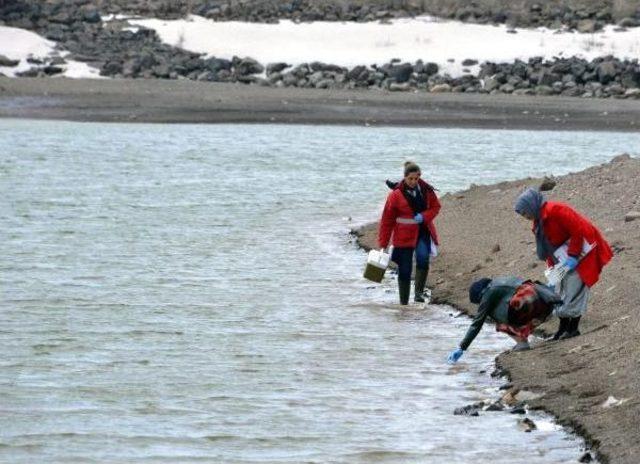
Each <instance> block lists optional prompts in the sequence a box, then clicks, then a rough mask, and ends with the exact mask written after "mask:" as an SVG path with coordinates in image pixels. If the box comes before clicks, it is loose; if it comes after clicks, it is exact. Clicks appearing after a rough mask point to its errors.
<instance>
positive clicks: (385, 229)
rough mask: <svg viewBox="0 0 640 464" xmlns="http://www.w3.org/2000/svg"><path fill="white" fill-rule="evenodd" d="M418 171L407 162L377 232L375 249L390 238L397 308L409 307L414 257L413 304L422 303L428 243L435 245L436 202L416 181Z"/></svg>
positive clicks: (428, 187)
mask: <svg viewBox="0 0 640 464" xmlns="http://www.w3.org/2000/svg"><path fill="white" fill-rule="evenodd" d="M420 174H421V173H420V167H419V166H418V165H417V164H415V163H413V162H411V161H407V162H406V163H405V165H404V179H403V180H402V181H401V182H399V183H398V184H397V185H396V186H395V188H394V189H393V191H392V192H391V193H390V194H389V196H388V197H387V202H386V203H385V205H384V210H383V211H382V219H381V220H380V228H379V230H378V245H379V246H380V248H386V247H387V246H388V245H389V241H390V240H391V238H392V236H393V247H394V248H393V254H392V255H391V260H392V261H393V262H395V263H396V264H397V265H398V290H399V293H400V304H402V305H406V304H408V303H409V293H410V291H411V270H412V268H413V254H414V252H415V255H416V278H415V290H414V292H415V294H414V301H416V302H424V295H423V294H424V287H425V284H426V282H427V275H428V274H429V256H430V254H431V243H432V242H433V244H434V245H438V235H437V234H436V228H435V226H434V225H433V219H434V218H435V217H436V216H437V215H438V212H439V211H440V201H438V197H437V196H436V194H435V192H434V191H433V187H432V186H431V185H429V184H427V183H426V182H425V181H423V180H422V179H420Z"/></svg>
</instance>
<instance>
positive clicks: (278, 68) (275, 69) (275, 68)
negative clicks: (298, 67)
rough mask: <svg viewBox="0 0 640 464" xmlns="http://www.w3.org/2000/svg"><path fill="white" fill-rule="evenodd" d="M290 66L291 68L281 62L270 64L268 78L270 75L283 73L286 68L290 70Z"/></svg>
mask: <svg viewBox="0 0 640 464" xmlns="http://www.w3.org/2000/svg"><path fill="white" fill-rule="evenodd" d="M289 66H291V65H289V64H287V63H282V62H280V63H269V64H268V65H267V76H268V75H270V74H273V73H279V72H282V71H284V70H285V69H286V68H288V67H289Z"/></svg>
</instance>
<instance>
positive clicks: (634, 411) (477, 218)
mask: <svg viewBox="0 0 640 464" xmlns="http://www.w3.org/2000/svg"><path fill="white" fill-rule="evenodd" d="M639 178H640V159H635V158H629V157H626V156H621V157H617V158H616V159H614V160H613V161H612V162H610V163H608V164H605V165H602V166H596V167H593V168H589V169H587V170H585V171H582V172H578V173H573V174H569V175H567V176H562V177H558V178H557V182H558V184H557V186H556V187H555V188H554V189H553V190H552V191H551V192H548V193H549V194H548V197H549V199H553V200H560V201H567V202H569V203H571V204H572V205H574V206H575V207H576V208H577V209H578V210H580V211H582V212H583V213H585V214H586V215H587V216H589V217H590V218H591V219H592V220H593V221H594V222H595V223H596V224H597V225H598V226H599V227H600V229H601V230H602V231H603V233H604V234H605V236H606V237H607V239H608V241H609V243H610V244H611V245H612V247H613V249H614V251H615V256H614V259H613V260H612V262H611V263H610V264H609V265H608V266H607V267H606V268H605V269H604V271H603V274H602V278H601V280H600V281H599V282H598V283H597V284H596V285H595V286H594V287H593V288H592V298H591V301H590V303H589V309H588V311H587V314H586V316H585V317H584V318H583V322H582V323H581V327H580V329H581V331H582V335H581V336H579V337H576V338H573V339H570V340H563V341H559V342H543V343H541V344H539V345H537V346H535V347H534V349H533V350H531V351H528V352H520V353H504V354H502V355H500V356H499V357H498V360H497V362H498V365H499V366H500V367H502V368H504V369H505V370H506V371H507V372H508V374H509V376H510V377H511V379H512V381H513V383H514V386H515V387H516V388H522V389H526V390H531V391H534V392H539V393H543V396H542V397H541V398H539V399H537V400H534V401H531V402H530V406H531V407H532V408H536V409H544V410H546V411H548V412H550V413H552V414H553V415H555V416H556V417H557V418H558V420H559V422H560V423H561V424H564V425H568V426H570V427H572V428H573V429H574V430H576V431H577V432H578V433H580V434H581V435H583V436H584V437H585V438H586V439H587V441H588V442H589V443H590V444H591V445H592V446H593V447H594V450H596V451H597V453H598V456H599V458H600V459H601V461H602V462H603V463H615V464H637V462H638V459H640V420H639V419H638V418H639V417H640V393H639V392H640V374H638V372H639V370H640V338H639V337H638V334H639V333H640V291H639V290H638V289H639V288H640V255H639V250H640V218H638V219H636V220H633V221H626V220H625V216H626V215H627V214H628V213H629V212H631V211H640V182H638V179H639ZM540 181H541V180H540V179H525V180H520V181H514V182H504V183H500V184H495V185H488V186H481V187H473V188H471V189H469V190H465V191H462V192H457V193H453V194H447V195H444V196H443V197H442V205H443V206H442V210H441V212H440V215H439V216H438V218H437V219H436V225H437V227H438V231H439V234H440V237H441V242H442V245H441V248H440V252H441V254H440V255H439V256H438V257H437V258H436V259H435V261H434V263H433V267H432V272H431V274H430V276H429V282H428V285H429V286H430V287H432V288H433V295H434V299H435V301H438V302H446V303H449V304H452V305H453V306H455V307H457V308H460V309H461V310H463V311H465V312H468V313H470V314H472V313H473V311H474V310H475V307H474V305H471V304H470V303H469V302H468V293H467V289H468V286H469V284H470V283H471V282H473V281H474V280H475V279H478V278H480V277H484V276H488V277H493V276H498V275H505V274H513V275H520V276H523V277H525V278H534V279H541V277H542V272H543V270H544V264H543V263H542V262H540V261H537V258H536V257H535V244H534V236H533V234H532V233H531V231H530V224H529V223H528V222H527V221H524V220H523V219H521V218H519V217H518V216H517V215H516V214H515V213H514V212H513V202H514V200H515V198H516V197H517V196H518V194H519V193H520V192H521V191H522V189H523V188H524V187H525V186H537V185H539V184H540ZM359 233H360V234H361V236H360V239H359V241H360V243H361V244H362V245H363V246H365V247H370V246H375V240H376V225H375V224H374V225H371V226H367V227H365V228H364V229H362V230H361V231H359ZM469 244H473V246H469ZM496 245H499V250H498V251H495V250H496V249H497V248H498V247H496ZM556 327H557V319H555V320H553V321H551V322H548V323H547V324H545V325H544V326H543V327H542V329H543V331H545V332H546V333H547V334H549V333H553V332H554V331H555V329H556ZM484 330H493V328H492V327H491V326H488V327H485V328H484ZM463 335H464V334H463V333H461V334H460V338H462V336H463ZM453 348H455V347H452V349H453ZM470 349H473V345H472V346H471V348H470ZM463 359H464V358H463ZM609 397H614V398H615V399H616V400H620V401H621V403H620V404H618V405H617V406H610V407H606V406H604V405H605V402H606V401H607V399H608V398H609Z"/></svg>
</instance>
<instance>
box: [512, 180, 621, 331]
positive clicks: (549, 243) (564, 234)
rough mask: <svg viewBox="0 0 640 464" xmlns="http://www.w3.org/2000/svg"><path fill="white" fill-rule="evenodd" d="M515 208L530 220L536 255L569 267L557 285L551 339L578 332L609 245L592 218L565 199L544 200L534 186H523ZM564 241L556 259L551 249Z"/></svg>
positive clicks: (608, 257)
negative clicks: (555, 326) (557, 303)
mask: <svg viewBox="0 0 640 464" xmlns="http://www.w3.org/2000/svg"><path fill="white" fill-rule="evenodd" d="M515 210H516V212H517V213H518V214H520V215H521V216H523V217H524V218H526V219H529V220H531V221H533V233H534V234H535V236H536V253H537V255H538V258H540V259H541V260H543V261H546V262H547V266H549V267H551V266H554V265H555V264H558V263H559V264H562V265H563V266H565V267H566V268H567V269H568V270H569V272H568V273H567V275H566V276H565V277H564V279H562V281H561V282H560V283H559V284H558V285H557V286H556V291H557V292H558V293H559V294H560V297H561V298H562V301H563V304H562V306H560V307H559V308H558V309H557V310H556V314H557V315H558V317H559V318H560V325H559V327H558V331H557V332H556V334H555V335H554V336H553V339H554V340H558V339H564V338H571V337H575V336H577V335H580V331H579V330H578V324H579V323H580V318H581V317H582V316H583V315H584V313H585V312H586V311H587V303H588V301H589V293H590V292H589V289H590V288H591V287H592V286H593V285H594V284H595V283H596V282H597V281H598V279H599V278H600V272H601V271H602V268H603V267H604V266H605V265H606V264H607V263H608V262H609V261H611V258H612V257H613V253H612V251H611V247H610V246H609V244H608V243H607V241H606V240H605V239H604V237H603V236H602V233H601V232H600V231H599V230H598V228H597V227H596V226H594V225H593V224H592V223H591V221H589V220H588V219H587V218H585V217H584V216H582V215H581V214H580V213H578V212H577V211H576V210H575V209H573V208H572V207H571V206H569V205H567V204H566V203H560V202H555V201H546V200H545V198H544V197H543V196H542V194H541V193H540V192H538V191H537V190H534V189H527V190H525V191H524V192H523V193H522V194H521V195H520V196H519V197H518V199H517V200H516V204H515ZM565 244H566V254H565V253H562V255H564V256H566V257H563V258H561V259H562V260H561V262H559V259H558V257H556V255H554V253H556V251H557V250H558V248H560V247H561V246H563V245H565ZM589 248H590V251H587V250H589ZM585 252H586V254H584V253H585ZM556 254H558V255H561V254H560V253H556ZM581 255H583V256H582V257H581Z"/></svg>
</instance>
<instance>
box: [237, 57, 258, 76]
mask: <svg viewBox="0 0 640 464" xmlns="http://www.w3.org/2000/svg"><path fill="white" fill-rule="evenodd" d="M235 69H236V74H237V75H239V76H248V75H250V74H260V73H261V72H263V71H264V66H262V65H261V64H260V63H258V62H257V61H256V60H254V59H253V58H243V59H242V60H241V61H240V63H238V64H237V65H236V67H235Z"/></svg>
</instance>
